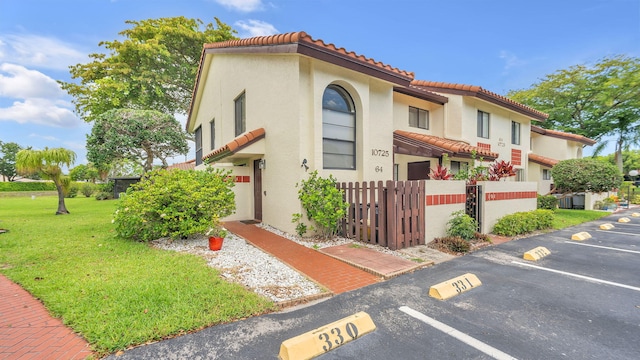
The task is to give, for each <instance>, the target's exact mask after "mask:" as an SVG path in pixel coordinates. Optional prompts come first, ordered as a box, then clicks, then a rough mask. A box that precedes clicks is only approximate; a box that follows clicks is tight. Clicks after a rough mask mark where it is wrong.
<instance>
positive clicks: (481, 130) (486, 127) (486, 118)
mask: <svg viewBox="0 0 640 360" xmlns="http://www.w3.org/2000/svg"><path fill="white" fill-rule="evenodd" d="M490 121H491V116H490V114H489V113H488V112H485V111H482V110H478V137H479V138H483V139H488V138H489V132H490V130H491V128H490Z"/></svg>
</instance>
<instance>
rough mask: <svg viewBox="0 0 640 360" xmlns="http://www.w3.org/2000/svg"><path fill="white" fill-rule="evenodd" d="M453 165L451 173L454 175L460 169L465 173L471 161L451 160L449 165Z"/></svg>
mask: <svg viewBox="0 0 640 360" xmlns="http://www.w3.org/2000/svg"><path fill="white" fill-rule="evenodd" d="M449 166H450V167H451V169H450V170H451V173H452V174H453V175H455V174H457V173H459V172H460V171H462V172H463V173H464V172H466V171H467V169H468V166H469V163H467V162H463V161H451V164H450V165H449Z"/></svg>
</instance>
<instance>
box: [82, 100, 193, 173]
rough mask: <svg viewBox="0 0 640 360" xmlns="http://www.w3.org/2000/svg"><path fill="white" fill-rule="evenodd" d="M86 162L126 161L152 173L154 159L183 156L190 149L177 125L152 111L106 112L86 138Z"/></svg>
mask: <svg viewBox="0 0 640 360" xmlns="http://www.w3.org/2000/svg"><path fill="white" fill-rule="evenodd" d="M87 150H88V152H87V158H88V159H89V161H92V162H94V163H95V164H96V166H103V165H104V164H110V163H112V162H113V161H116V160H122V159H128V160H131V161H133V162H136V163H139V164H140V166H142V168H143V169H144V171H145V172H147V171H151V169H152V168H153V162H154V160H155V159H159V160H161V161H162V164H163V166H165V167H166V166H167V158H168V157H171V156H175V155H178V154H186V153H187V152H188V151H189V146H188V145H187V141H186V140H185V136H184V132H183V130H182V129H181V126H180V123H179V122H178V120H176V119H175V118H174V117H173V116H170V115H166V114H163V113H160V112H158V111H154V110H133V109H118V110H109V111H107V112H106V113H104V114H102V115H100V116H98V117H96V119H95V124H94V125H93V128H92V129H91V134H89V135H88V136H87Z"/></svg>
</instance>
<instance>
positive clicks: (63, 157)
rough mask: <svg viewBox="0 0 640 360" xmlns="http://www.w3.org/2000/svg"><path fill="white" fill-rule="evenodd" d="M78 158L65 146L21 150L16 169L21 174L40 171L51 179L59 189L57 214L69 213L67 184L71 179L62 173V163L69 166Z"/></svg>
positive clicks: (17, 157)
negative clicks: (65, 201) (65, 198)
mask: <svg viewBox="0 0 640 360" xmlns="http://www.w3.org/2000/svg"><path fill="white" fill-rule="evenodd" d="M75 160H76V153H74V152H73V151H71V150H67V149H64V148H54V149H49V148H44V150H31V149H26V150H20V151H19V152H18V154H17V155H16V169H17V170H18V173H19V174H31V173H38V174H40V176H42V177H43V178H44V179H50V180H52V181H53V183H54V184H55V185H56V190H57V191H58V211H56V215H62V214H68V213H69V211H68V210H67V207H66V205H65V203H64V196H65V191H66V189H65V186H64V185H65V184H67V185H68V184H69V181H68V180H67V179H65V176H63V175H62V165H66V166H67V167H68V166H70V165H71V164H73V162H74V161H75Z"/></svg>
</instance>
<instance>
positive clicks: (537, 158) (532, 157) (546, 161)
mask: <svg viewBox="0 0 640 360" xmlns="http://www.w3.org/2000/svg"><path fill="white" fill-rule="evenodd" d="M529 161H531V162H534V163H536V164H540V165H543V166H546V167H553V166H554V165H555V164H557V163H558V162H559V160H556V159H552V158H549V157H545V156H542V155H537V154H534V153H530V154H529Z"/></svg>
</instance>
